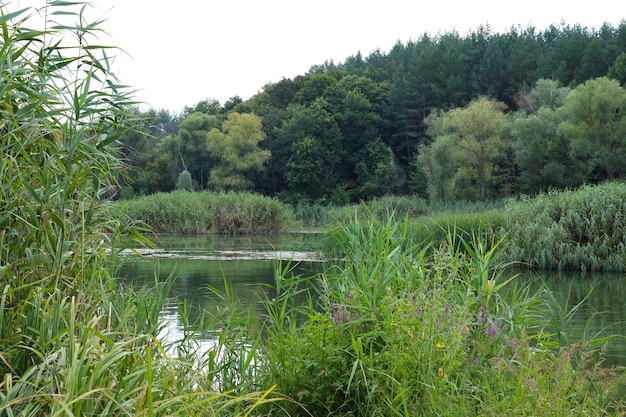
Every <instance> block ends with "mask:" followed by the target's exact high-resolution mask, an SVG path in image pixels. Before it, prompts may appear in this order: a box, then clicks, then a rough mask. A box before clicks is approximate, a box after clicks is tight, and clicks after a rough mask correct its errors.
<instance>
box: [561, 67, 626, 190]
mask: <svg viewBox="0 0 626 417" xmlns="http://www.w3.org/2000/svg"><path fill="white" fill-rule="evenodd" d="M560 111H561V113H562V117H563V118H564V120H566V122H565V123H563V124H562V125H561V127H560V131H561V133H563V134H564V135H565V136H566V137H567V138H569V140H570V143H571V150H570V152H571V155H572V156H573V157H576V158H581V159H583V160H586V161H587V162H588V164H589V167H590V168H591V169H593V170H595V177H596V178H594V179H595V180H601V179H604V178H609V179H613V178H617V177H623V176H624V175H625V174H626V115H625V114H626V90H624V88H623V87H621V86H620V85H619V82H618V81H616V80H612V79H609V78H606V77H601V78H596V79H593V80H589V81H587V82H586V83H585V84H583V85H580V86H578V87H577V88H576V89H575V90H573V91H572V92H571V93H570V94H569V95H568V96H567V98H566V99H565V103H564V104H563V106H562V107H561V108H560Z"/></svg>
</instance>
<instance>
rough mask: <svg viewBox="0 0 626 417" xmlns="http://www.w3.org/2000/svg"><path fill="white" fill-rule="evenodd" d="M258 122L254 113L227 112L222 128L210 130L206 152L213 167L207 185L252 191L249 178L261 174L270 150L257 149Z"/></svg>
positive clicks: (259, 135)
mask: <svg viewBox="0 0 626 417" xmlns="http://www.w3.org/2000/svg"><path fill="white" fill-rule="evenodd" d="M261 128H262V125H261V119H260V118H259V117H258V116H255V115H254V114H246V113H244V114H241V113H237V112H233V113H230V114H229V115H228V119H226V120H225V121H224V123H223V124H222V129H221V130H218V129H211V131H210V132H209V135H208V149H209V153H210V154H211V157H212V158H215V159H216V160H217V164H216V165H215V166H214V168H213V169H211V173H210V179H209V185H210V186H211V187H212V188H214V189H218V190H247V189H250V188H252V185H253V182H252V179H251V177H252V175H253V174H254V173H255V172H261V171H263V164H264V163H265V161H267V160H268V159H269V157H270V151H268V150H266V149H261V148H260V147H259V143H260V142H261V141H262V140H263V131H262V130H261Z"/></svg>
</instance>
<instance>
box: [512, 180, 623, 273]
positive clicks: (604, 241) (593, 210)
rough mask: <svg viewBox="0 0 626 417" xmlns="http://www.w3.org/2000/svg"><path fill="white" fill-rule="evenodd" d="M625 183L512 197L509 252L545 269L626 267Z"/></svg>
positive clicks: (609, 270)
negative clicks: (517, 197) (513, 198)
mask: <svg viewBox="0 0 626 417" xmlns="http://www.w3.org/2000/svg"><path fill="white" fill-rule="evenodd" d="M625 212H626V184H623V183H621V182H609V183H604V184H600V185H594V186H584V187H581V188H580V189H577V190H568V191H561V192H556V191H554V192H549V193H546V194H541V195H539V196H537V197H535V198H533V199H524V200H522V201H519V202H511V203H510V204H509V205H507V207H506V210H505V218H506V230H507V239H508V240H509V241H510V251H509V257H510V258H511V259H516V260H519V261H521V262H524V263H525V264H527V265H528V266H531V267H537V268H541V269H555V270H576V271H603V272H611V271H613V272H623V271H624V270H626V228H625V226H624V213H625Z"/></svg>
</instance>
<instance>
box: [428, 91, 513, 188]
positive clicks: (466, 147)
mask: <svg viewBox="0 0 626 417" xmlns="http://www.w3.org/2000/svg"><path fill="white" fill-rule="evenodd" d="M504 110H505V105H504V103H501V102H499V101H496V100H493V99H490V98H488V97H484V96H483V97H479V98H477V99H474V100H472V101H471V102H470V103H469V104H468V105H467V106H466V107H464V108H458V109H453V110H449V111H447V112H445V113H443V115H442V116H441V117H442V119H441V125H440V126H438V127H437V129H436V133H435V137H434V138H435V140H440V139H439V138H438V136H439V137H446V138H447V139H446V140H452V143H453V147H454V151H455V155H456V157H457V158H458V161H459V163H460V168H462V169H463V170H464V171H467V172H470V171H471V172H473V173H474V174H475V175H476V185H477V194H478V198H479V199H480V200H485V199H487V196H488V192H487V182H488V179H489V177H490V176H491V174H492V172H493V168H494V167H495V165H496V164H497V163H499V162H501V161H502V159H503V158H504V157H505V155H506V150H507V147H510V141H509V140H507V139H505V136H504V130H505V128H506V127H507V116H506V114H505V113H504Z"/></svg>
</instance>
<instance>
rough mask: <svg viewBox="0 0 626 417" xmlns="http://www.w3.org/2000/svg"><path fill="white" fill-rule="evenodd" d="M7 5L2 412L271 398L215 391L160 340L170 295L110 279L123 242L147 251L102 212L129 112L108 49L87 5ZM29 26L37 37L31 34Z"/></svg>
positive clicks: (199, 405) (3, 26)
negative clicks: (13, 7)
mask: <svg viewBox="0 0 626 417" xmlns="http://www.w3.org/2000/svg"><path fill="white" fill-rule="evenodd" d="M10 6H11V4H6V5H5V4H2V5H0V10H1V12H2V13H0V36H1V37H2V40H1V41H0V68H1V70H2V71H0V76H1V77H2V79H1V82H0V94H2V98H3V101H2V104H1V105H0V149H1V150H2V154H3V158H2V160H0V179H1V181H0V375H2V377H1V379H0V414H1V415H7V416H17V415H20V416H41V415H145V416H156V415H249V414H250V413H251V412H252V410H254V409H255V407H256V406H257V405H258V404H259V402H260V401H264V400H265V399H266V398H268V397H267V395H269V394H271V391H272V390H271V389H268V390H266V391H265V392H255V391H251V390H247V391H245V392H234V391H228V390H222V391H220V390H216V389H215V388H214V387H213V386H211V385H210V384H208V383H207V381H208V380H209V379H210V378H207V372H206V371H205V370H204V369H200V368H198V367H194V366H193V364H194V363H195V362H194V361H195V358H194V357H193V356H191V355H187V356H175V357H174V356H171V355H169V354H168V349H166V348H167V346H164V345H163V343H165V342H164V341H163V340H162V339H161V338H160V337H159V331H160V328H161V326H162V322H161V318H160V314H161V312H162V311H163V309H164V303H165V300H166V298H167V292H168V289H167V286H166V287H165V288H162V287H160V289H161V290H162V291H160V292H159V291H148V290H141V291H139V292H134V291H133V290H132V289H131V288H127V287H124V286H121V285H119V284H118V282H117V280H116V279H115V275H114V274H115V270H116V267H117V265H116V262H117V260H118V259H117V257H116V254H117V251H118V250H119V248H121V247H124V246H125V245H127V244H129V243H128V242H126V238H124V237H123V236H122V235H121V233H122V232H128V233H127V237H128V238H129V239H133V238H135V239H139V241H140V242H139V243H144V244H148V243H149V242H147V241H145V240H143V238H142V237H141V234H140V233H139V231H138V230H136V229H133V228H129V222H128V220H127V219H125V218H123V217H122V216H121V215H120V214H119V212H118V211H117V210H116V206H114V205H112V203H111V202H110V201H109V198H110V197H111V196H113V195H114V193H115V190H116V179H117V178H118V176H119V175H123V172H124V169H125V167H124V164H123V163H122V161H120V160H119V159H117V158H116V156H115V149H114V145H115V139H116V138H117V137H118V136H119V134H121V133H122V132H124V131H125V130H126V129H129V128H131V127H132V124H133V123H134V121H133V117H134V116H133V112H132V111H131V107H132V106H133V105H134V104H135V102H134V101H133V98H132V92H131V91H129V89H127V88H126V87H124V86H123V85H122V84H121V83H120V82H119V81H118V80H116V79H115V77H114V76H113V75H112V73H111V71H110V64H111V60H110V52H111V51H114V50H115V48H112V47H108V46H98V45H94V44H91V43H90V42H92V41H93V40H94V39H95V36H96V35H97V34H98V33H99V31H101V30H102V29H101V27H100V24H101V23H102V22H101V21H95V22H93V21H89V20H88V19H87V18H86V10H87V9H88V7H89V6H90V5H89V4H87V3H80V2H79V3H74V2H65V1H48V2H46V3H45V5H44V6H42V7H41V8H40V9H38V10H35V9H30V8H25V9H21V10H17V11H12V10H9V7H10ZM35 14H36V15H38V16H43V23H42V24H43V25H44V26H43V27H41V28H29V27H28V25H29V24H31V22H32V21H33V20H34V21H35V22H40V19H30V16H31V15H35ZM70 20H71V23H68V22H69V21H70ZM135 243H136V242H135ZM167 343H169V342H167ZM187 343H190V338H188V337H187V338H184V339H183V340H182V341H179V342H177V343H176V345H177V346H182V345H185V344H187Z"/></svg>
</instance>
